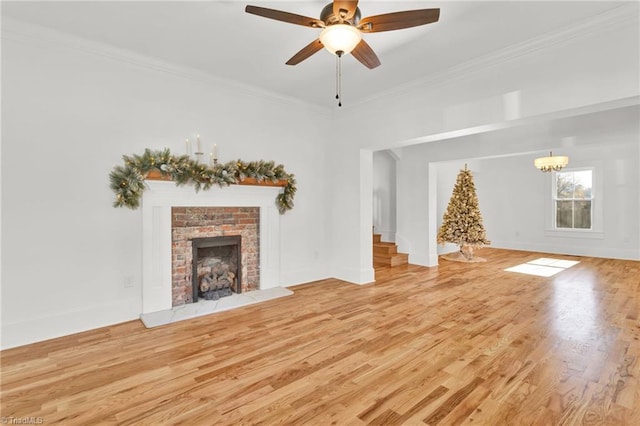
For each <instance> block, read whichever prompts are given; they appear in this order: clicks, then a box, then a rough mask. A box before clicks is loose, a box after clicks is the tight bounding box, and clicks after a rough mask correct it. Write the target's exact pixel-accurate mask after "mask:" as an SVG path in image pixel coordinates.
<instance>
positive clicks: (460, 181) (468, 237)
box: [437, 165, 491, 248]
mask: <svg viewBox="0 0 640 426" xmlns="http://www.w3.org/2000/svg"><path fill="white" fill-rule="evenodd" d="M437 241H438V244H444V243H454V244H458V245H460V246H461V247H462V246H470V247H474V248H480V247H483V246H485V245H489V244H491V242H490V241H489V240H488V239H487V236H486V232H485V229H484V226H483V224H482V214H481V213H480V208H479V206H478V196H477V195H476V189H475V184H474V183H473V176H472V174H471V170H467V167H466V165H465V168H464V170H460V173H459V174H458V177H457V178H456V183H455V186H454V187H453V193H452V194H451V199H450V200H449V205H448V206H447V210H446V211H445V213H444V217H443V220H442V225H441V226H440V229H439V230H438V236H437Z"/></svg>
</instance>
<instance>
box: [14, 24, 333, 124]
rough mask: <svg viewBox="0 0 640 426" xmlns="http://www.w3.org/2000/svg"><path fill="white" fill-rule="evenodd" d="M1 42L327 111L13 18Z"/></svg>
mask: <svg viewBox="0 0 640 426" xmlns="http://www.w3.org/2000/svg"><path fill="white" fill-rule="evenodd" d="M2 39H3V40H11V41H15V42H19V43H24V44H29V45H32V46H39V47H45V48H61V49H67V50H72V51H76V52H81V53H84V54H88V55H92V56H98V57H101V58H105V59H108V60H112V61H116V62H120V63H124V64H128V65H132V66H135V67H139V68H143V69H146V70H150V71H154V72H158V73H163V74H167V75H171V76H174V77H178V78H184V79H187V80H190V81H195V82H199V83H204V84H207V85H210V86H214V87H217V88H219V87H220V86H223V87H225V88H227V89H229V90H230V91H236V92H239V93H243V94H245V95H248V96H253V97H257V98H262V99H267V100H270V101H276V102H279V103H281V104H285V105H288V106H291V105H298V106H299V107H304V108H309V109H311V110H313V111H314V112H316V113H321V114H323V115H327V116H329V114H330V112H331V109H329V108H328V107H323V106H319V105H316V104H313V103H309V102H305V101H302V100H300V99H298V98H294V97H289V96H283V95H281V94H278V93H275V92H272V91H268V90H264V89H261V88H259V87H257V86H251V85H247V84H243V83H239V82H237V81H235V80H231V79H226V78H222V77H219V76H216V75H213V74H210V73H206V72H203V71H200V70H197V69H194V68H189V67H185V66H183V65H177V64H175V63H171V62H167V61H163V60H161V59H158V58H154V57H151V56H146V55H142V54H139V53H135V52H132V51H130V50H126V49H122V48H118V47H115V46H112V45H110V44H107V43H101V42H98V41H95V40H90V39H86V38H83V37H79V36H76V35H73V34H69V33H65V32H62V31H58V30H54V29H52V28H47V27H43V26H40V25H36V24H33V23H30V22H26V21H21V20H18V19H15V18H9V17H6V16H3V17H2Z"/></svg>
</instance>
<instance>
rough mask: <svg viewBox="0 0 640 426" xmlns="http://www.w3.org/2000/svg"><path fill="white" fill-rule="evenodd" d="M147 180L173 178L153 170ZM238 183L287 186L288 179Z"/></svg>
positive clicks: (249, 180)
mask: <svg viewBox="0 0 640 426" xmlns="http://www.w3.org/2000/svg"><path fill="white" fill-rule="evenodd" d="M145 179H146V180H164V181H171V178H169V177H167V176H165V175H163V174H162V173H160V171H159V170H151V171H150V172H149V173H148V174H147V177H146V178H145ZM236 185H252V186H279V187H283V188H284V187H285V186H287V181H286V180H282V179H281V180H277V181H275V182H272V181H268V180H262V181H259V180H258V179H256V178H250V177H247V178H244V179H242V180H241V181H240V182H238V183H237V184H236Z"/></svg>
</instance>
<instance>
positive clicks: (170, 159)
mask: <svg viewBox="0 0 640 426" xmlns="http://www.w3.org/2000/svg"><path fill="white" fill-rule="evenodd" d="M122 159H123V160H124V166H115V167H114V168H113V170H112V171H111V173H110V174H109V179H110V181H111V185H110V187H111V189H112V190H113V192H114V193H115V194H116V199H115V201H114V203H113V206H114V207H129V208H131V209H136V208H138V207H139V206H140V198H141V197H142V193H143V192H144V190H145V189H147V186H146V184H145V182H144V181H145V178H146V177H147V175H148V174H149V172H150V171H152V170H158V171H160V174H161V175H162V176H163V177H166V178H169V179H171V180H172V181H174V182H175V183H176V185H177V186H182V185H193V187H194V189H195V190H196V192H198V191H200V190H201V189H209V188H211V187H212V186H213V185H218V186H220V187H223V186H228V185H231V184H235V183H239V182H240V181H242V180H243V179H245V178H253V179H255V180H256V181H258V182H265V181H266V182H277V181H280V180H284V181H286V183H287V184H286V186H285V187H284V191H283V192H282V193H280V194H278V196H277V197H276V205H277V206H278V210H279V211H280V213H281V214H283V213H285V212H286V211H287V210H291V209H292V208H293V197H294V195H295V193H296V180H295V178H294V175H292V174H289V173H287V172H286V171H285V170H284V166H283V165H282V164H278V165H277V166H276V165H275V163H274V162H273V161H263V160H260V161H251V162H248V163H247V162H245V161H242V160H237V161H229V162H228V163H225V164H215V165H213V166H207V165H205V164H200V163H198V162H196V161H194V160H192V159H191V158H189V156H187V155H181V156H174V155H172V154H171V152H170V151H169V149H164V150H162V151H151V150H150V149H148V148H147V149H145V150H144V154H142V155H131V156H128V155H124V156H123V157H122Z"/></svg>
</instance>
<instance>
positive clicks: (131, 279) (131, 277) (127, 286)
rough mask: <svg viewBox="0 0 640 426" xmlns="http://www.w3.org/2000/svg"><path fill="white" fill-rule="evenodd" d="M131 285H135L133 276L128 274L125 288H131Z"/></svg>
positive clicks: (125, 279) (125, 278)
mask: <svg viewBox="0 0 640 426" xmlns="http://www.w3.org/2000/svg"><path fill="white" fill-rule="evenodd" d="M131 287H133V276H131V275H126V276H125V277H124V288H131Z"/></svg>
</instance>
